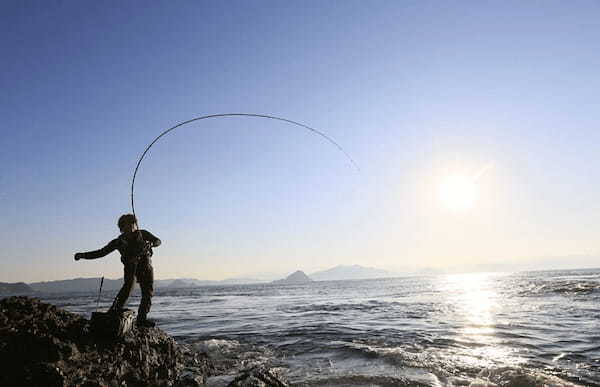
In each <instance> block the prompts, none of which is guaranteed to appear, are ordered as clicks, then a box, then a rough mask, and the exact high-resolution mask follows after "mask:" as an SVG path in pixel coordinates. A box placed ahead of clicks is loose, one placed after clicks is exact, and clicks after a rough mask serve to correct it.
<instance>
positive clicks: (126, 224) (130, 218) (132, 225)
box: [117, 214, 137, 232]
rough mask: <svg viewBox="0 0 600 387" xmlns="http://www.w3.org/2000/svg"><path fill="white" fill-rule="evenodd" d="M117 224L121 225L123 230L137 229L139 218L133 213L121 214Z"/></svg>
mask: <svg viewBox="0 0 600 387" xmlns="http://www.w3.org/2000/svg"><path fill="white" fill-rule="evenodd" d="M117 226H119V230H121V232H131V231H135V230H136V229H137V219H136V218H135V215H133V214H125V215H121V216H120V217H119V221H118V222H117Z"/></svg>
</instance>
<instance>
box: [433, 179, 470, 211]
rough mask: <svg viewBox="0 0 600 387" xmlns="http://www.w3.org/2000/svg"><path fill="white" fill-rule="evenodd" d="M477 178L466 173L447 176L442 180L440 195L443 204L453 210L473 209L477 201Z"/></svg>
mask: <svg viewBox="0 0 600 387" xmlns="http://www.w3.org/2000/svg"><path fill="white" fill-rule="evenodd" d="M477 188H478V187H477V183H476V182H475V179H474V178H472V177H469V176H466V175H450V176H446V177H445V178H444V179H442V181H441V182H440V187H439V196H440V200H441V202H442V203H443V205H444V206H445V207H446V208H447V209H449V210H451V211H453V212H463V211H467V210H469V209H471V208H472V207H473V206H474V205H475V202H476V201H477V196H478V189H477Z"/></svg>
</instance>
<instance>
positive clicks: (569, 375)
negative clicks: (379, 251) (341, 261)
mask: <svg viewBox="0 0 600 387" xmlns="http://www.w3.org/2000/svg"><path fill="white" fill-rule="evenodd" d="M114 295H115V293H114V292H110V293H104V294H103V296H102V299H101V302H100V307H101V308H105V309H106V308H108V307H109V306H110V303H111V302H112V298H113V297H114ZM40 298H42V299H43V300H44V301H48V302H52V303H54V304H57V305H59V306H62V307H65V308H66V309H68V310H70V311H74V312H78V313H82V314H85V315H89V314H90V313H91V312H92V311H93V310H94V309H95V307H96V295H95V294H89V293H88V294H73V293H71V294H42V295H40ZM138 302H139V295H134V296H133V297H132V299H131V300H130V305H129V307H131V308H135V307H137V304H138ZM151 317H152V318H154V319H155V320H156V321H157V323H158V325H159V326H160V327H161V328H162V329H164V330H165V331H167V332H168V333H170V334H171V335H173V336H175V338H176V339H177V340H178V341H179V342H182V343H186V344H189V345H191V346H193V347H195V348H196V349H197V350H199V351H204V352H208V353H209V355H210V356H211V357H212V358H213V359H214V361H215V363H216V364H217V366H218V368H219V369H220V370H221V372H223V373H224V375H222V376H217V377H212V378H210V379H209V380H208V385H210V386H221V385H226V383H227V382H228V381H229V380H230V379H231V375H233V374H234V373H235V372H236V371H237V370H239V369H242V368H245V367H248V366H251V365H254V364H267V365H269V366H271V367H277V368H278V369H279V370H280V371H281V372H282V373H283V374H284V375H285V376H286V378H287V379H288V380H289V381H290V382H291V383H292V384H294V385H298V386H405V385H406V386H409V385H416V386H572V385H586V386H600V270H575V271H546V272H526V273H513V274H501V273H477V274H463V275H437V276H423V277H404V278H391V279H377V280H360V281H330V282H314V283H310V284H306V285H270V284H269V285H246V286H220V287H198V288H191V289H179V290H168V289H162V290H158V291H157V292H156V294H155V297H154V299H153V307H152V312H151Z"/></svg>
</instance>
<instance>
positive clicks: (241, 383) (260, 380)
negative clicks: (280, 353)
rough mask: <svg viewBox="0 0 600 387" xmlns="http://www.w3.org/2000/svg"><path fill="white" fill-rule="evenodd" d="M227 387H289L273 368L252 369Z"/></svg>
mask: <svg viewBox="0 0 600 387" xmlns="http://www.w3.org/2000/svg"><path fill="white" fill-rule="evenodd" d="M227 387H289V384H287V383H284V382H283V381H281V380H280V376H279V375H278V374H277V372H276V371H275V370H274V369H272V368H270V369H269V368H265V367H255V368H251V369H249V370H247V371H245V372H244V373H242V374H241V375H240V376H238V377H237V378H235V379H234V380H233V381H232V382H231V383H229V384H228V385H227Z"/></svg>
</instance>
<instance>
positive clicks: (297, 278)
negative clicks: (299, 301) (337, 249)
mask: <svg viewBox="0 0 600 387" xmlns="http://www.w3.org/2000/svg"><path fill="white" fill-rule="evenodd" d="M308 282H313V280H312V279H311V278H310V277H309V276H307V275H306V274H305V273H304V272H303V271H302V270H297V271H295V272H293V273H292V274H290V275H288V276H287V277H285V278H283V279H280V280H276V281H273V282H271V283H273V284H279V285H295V284H305V283H308Z"/></svg>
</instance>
